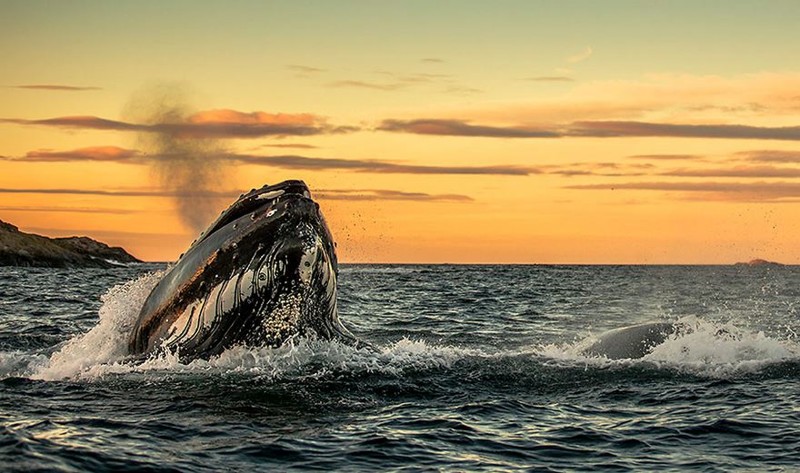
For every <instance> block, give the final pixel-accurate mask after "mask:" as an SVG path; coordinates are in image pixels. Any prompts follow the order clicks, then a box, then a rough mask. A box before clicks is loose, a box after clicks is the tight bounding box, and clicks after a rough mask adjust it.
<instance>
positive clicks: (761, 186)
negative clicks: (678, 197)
mask: <svg viewBox="0 0 800 473" xmlns="http://www.w3.org/2000/svg"><path fill="white" fill-rule="evenodd" d="M565 188H566V189H580V190H609V191H614V190H644V191H668V192H686V193H697V194H700V196H699V198H700V199H703V200H731V201H754V202H762V201H779V200H783V199H792V198H798V197H800V183H795V182H752V183H741V182H730V183H727V182H627V183H616V184H610V183H609V184H583V185H573V186H566V187H565ZM696 198H698V197H696Z"/></svg>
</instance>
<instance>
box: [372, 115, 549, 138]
mask: <svg viewBox="0 0 800 473" xmlns="http://www.w3.org/2000/svg"><path fill="white" fill-rule="evenodd" d="M377 130H380V131H391V132H402V133H414V134H418V135H444V136H481V137H492V138H555V137H559V136H561V135H560V134H559V133H557V132H553V131H549V130H541V129H536V128H527V127H499V126H488V125H472V124H469V123H468V122H465V121H461V120H438V119H418V120H394V119H389V120H384V121H383V122H381V124H380V126H378V128H377Z"/></svg>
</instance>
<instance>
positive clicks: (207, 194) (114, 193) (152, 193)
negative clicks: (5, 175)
mask: <svg viewBox="0 0 800 473" xmlns="http://www.w3.org/2000/svg"><path fill="white" fill-rule="evenodd" d="M240 193H241V192H236V191H221V192H216V191H215V192H211V191H199V192H179V191H165V190H151V189H122V190H104V189H36V188H20V189H16V188H0V194H56V195H95V196H106V197H191V198H199V199H203V198H209V199H212V198H213V199H216V198H221V197H237V196H238V195H239V194H240Z"/></svg>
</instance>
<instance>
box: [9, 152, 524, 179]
mask: <svg viewBox="0 0 800 473" xmlns="http://www.w3.org/2000/svg"><path fill="white" fill-rule="evenodd" d="M0 159H5V160H11V161H16V162H31V163H52V162H85V161H94V162H98V161H101V162H116V163H123V164H149V163H153V162H170V161H179V162H180V161H182V160H183V159H185V156H184V155H183V154H182V153H179V154H142V153H140V152H139V151H137V150H132V149H125V148H119V147H116V146H95V147H90V148H80V149H76V150H71V151H52V150H37V151H31V152H29V153H27V154H26V155H25V156H24V157H21V158H3V157H0ZM213 159H214V160H217V161H219V162H221V163H238V164H248V165H258V166H273V167H279V168H285V169H312V170H351V171H356V172H367V173H370V172H371V173H381V174H453V175H496V176H527V175H530V174H537V173H539V170H537V169H535V168H530V167H523V166H511V165H494V166H430V165H415V164H403V163H396V162H391V161H379V160H359V159H342V158H315V157H307V156H298V155H272V156H263V155H256V154H236V153H221V154H219V155H215V156H214V158H213ZM189 187H191V186H189Z"/></svg>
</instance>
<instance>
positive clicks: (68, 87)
mask: <svg viewBox="0 0 800 473" xmlns="http://www.w3.org/2000/svg"><path fill="white" fill-rule="evenodd" d="M7 87H11V88H14V89H28V90H55V91H62V92H85V91H89V90H103V88H102V87H92V86H77V85H62V84H25V85H10V86H7Z"/></svg>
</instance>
